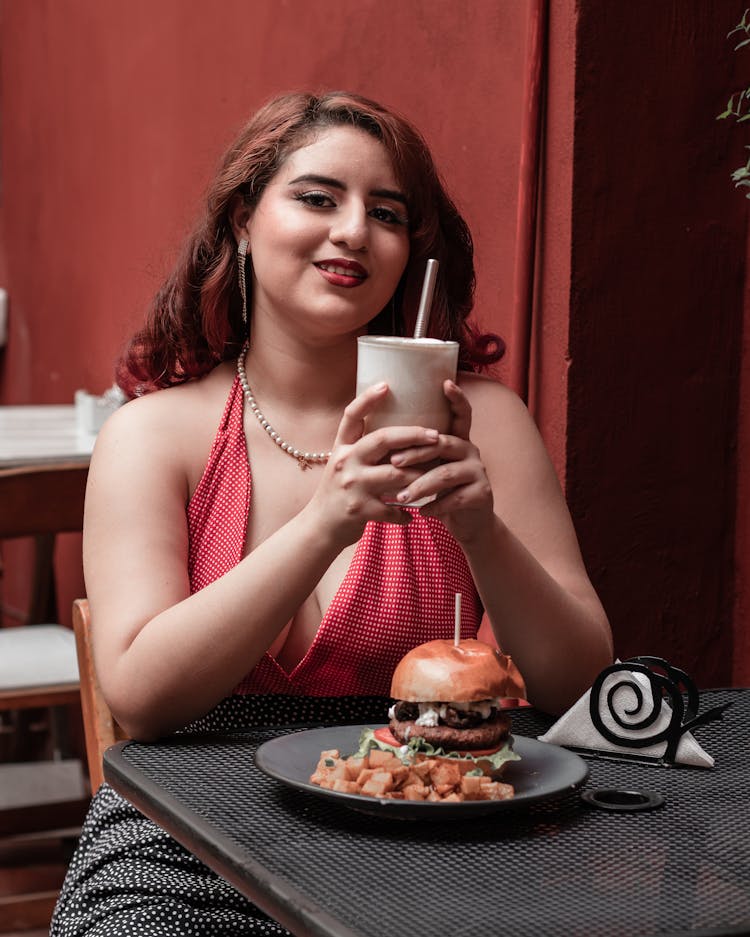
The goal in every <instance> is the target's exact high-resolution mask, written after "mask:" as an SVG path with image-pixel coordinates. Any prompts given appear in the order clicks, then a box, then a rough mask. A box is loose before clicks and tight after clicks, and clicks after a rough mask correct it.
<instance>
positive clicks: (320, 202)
mask: <svg viewBox="0 0 750 937" xmlns="http://www.w3.org/2000/svg"><path fill="white" fill-rule="evenodd" d="M294 197H295V198H296V199H297V201H299V202H304V203H305V205H310V206H311V207H312V208H331V207H332V206H333V204H334V202H333V199H332V198H331V196H330V195H328V194H327V193H326V192H300V193H299V194H297V195H295V196H294Z"/></svg>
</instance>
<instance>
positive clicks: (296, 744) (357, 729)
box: [255, 726, 589, 819]
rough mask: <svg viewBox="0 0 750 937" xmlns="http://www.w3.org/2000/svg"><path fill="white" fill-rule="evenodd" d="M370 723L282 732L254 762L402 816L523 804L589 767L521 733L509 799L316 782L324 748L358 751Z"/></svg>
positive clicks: (478, 812)
mask: <svg viewBox="0 0 750 937" xmlns="http://www.w3.org/2000/svg"><path fill="white" fill-rule="evenodd" d="M365 728H367V726H336V727H332V728H328V727H326V728H321V729H306V730H304V731H302V732H295V733H293V734H291V735H283V736H279V737H278V738H275V739H271V740H270V741H268V742H264V743H263V745H261V746H260V747H259V748H258V750H257V752H256V754H255V762H256V764H257V766H258V767H259V768H260V769H261V771H263V772H265V774H267V775H269V776H270V777H272V778H275V779H276V780H277V781H281V783H282V784H286V785H288V786H289V787H293V788H296V789H297V790H302V791H307V792H308V793H310V794H314V795H316V796H317V797H323V798H326V799H327V800H330V801H333V802H335V803H339V804H341V805H342V806H344V807H349V808H350V809H352V810H359V811H361V812H364V813H370V814H376V815H377V816H383V817H393V818H402V819H443V818H447V817H463V818H469V817H473V816H482V815H486V814H488V813H495V812H496V811H498V810H519V809H523V808H524V807H528V806H530V805H531V804H536V803H539V802H541V801H547V800H552V799H554V798H558V797H561V796H563V795H564V794H567V793H569V792H570V791H574V790H576V789H577V788H579V787H580V786H581V785H582V784H583V783H584V781H585V780H586V778H587V777H588V773H589V769H588V765H587V764H586V762H585V761H584V760H583V758H581V757H579V756H578V755H576V754H574V753H573V752H569V751H568V750H567V749H565V748H559V747H558V746H557V745H550V744H548V743H546V742H539V741H537V740H536V739H527V738H523V737H522V736H518V735H516V736H514V743H513V748H514V750H515V752H516V753H517V754H518V755H520V756H521V760H520V761H511V762H509V763H508V765H507V767H506V769H505V772H504V774H503V780H504V781H507V782H508V783H509V784H512V785H513V787H514V789H515V796H514V797H512V798H511V799H510V800H479V801H474V800H467V801H463V802H461V803H455V802H453V803H442V802H440V801H413V800H390V799H388V798H381V797H363V796H362V795H360V794H341V793H339V792H338V791H330V790H327V789H326V788H323V787H319V786H318V785H317V784H312V783H311V782H310V775H311V774H312V773H313V771H314V770H315V766H316V765H317V763H318V760H319V758H320V753H321V752H322V751H325V750H327V749H331V748H337V749H338V750H339V751H340V752H341V754H342V755H347V754H349V753H351V752H354V751H356V750H357V747H358V743H359V736H360V734H361V732H362V730H363V729H365ZM371 728H374V729H375V728H378V726H372V727H371Z"/></svg>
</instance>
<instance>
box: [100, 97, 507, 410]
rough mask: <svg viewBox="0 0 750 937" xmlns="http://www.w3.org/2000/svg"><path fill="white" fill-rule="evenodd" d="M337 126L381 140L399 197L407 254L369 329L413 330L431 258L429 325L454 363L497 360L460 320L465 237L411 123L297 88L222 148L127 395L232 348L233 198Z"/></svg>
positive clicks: (468, 273) (498, 347) (125, 364)
mask: <svg viewBox="0 0 750 937" xmlns="http://www.w3.org/2000/svg"><path fill="white" fill-rule="evenodd" d="M342 125H343V126H348V127H357V128H359V129H360V130H363V131H364V132H365V133H369V134H371V135H372V136H373V137H375V138H376V139H377V140H379V141H380V142H381V143H382V144H383V146H384V147H385V148H386V150H387V151H388V154H389V156H390V158H391V161H392V163H393V167H394V171H395V174H396V178H397V179H398V181H399V184H400V185H401V186H402V188H403V190H404V192H405V193H406V199H407V209H408V218H409V242H410V249H409V260H408V263H407V266H406V270H405V272H404V274H403V276H402V278H401V282H400V283H399V286H398V288H397V290H396V293H395V295H394V297H393V303H392V304H391V303H389V304H388V306H387V307H386V309H384V310H383V311H382V312H381V313H380V314H379V315H377V316H376V317H375V319H373V321H372V322H371V323H370V329H369V330H370V332H373V333H376V334H391V333H392V332H393V330H394V327H395V331H396V334H402V335H410V334H412V333H413V329H414V324H415V323H414V319H415V316H416V310H417V307H418V304H419V297H420V292H421V288H422V280H423V278H424V272H425V266H426V263H427V260H428V259H429V258H430V257H435V258H437V260H439V261H440V271H439V275H438V280H437V286H436V289H435V295H434V300H433V307H432V313H431V316H430V325H429V334H430V335H431V336H432V337H434V338H441V339H444V340H447V339H451V340H454V341H458V342H459V343H460V352H459V367H460V368H463V369H466V370H479V369H481V368H483V367H485V366H486V365H488V364H491V363H493V362H495V361H497V360H499V359H500V357H501V356H502V354H503V352H504V350H505V346H504V343H503V342H502V339H500V338H498V336H496V335H492V334H484V335H483V334H479V333H478V332H477V331H476V329H475V328H474V327H473V326H472V325H471V323H469V321H468V316H469V313H470V312H471V309H472V307H473V304H474V283H475V277H474V259H473V258H474V251H473V245H472V240H471V234H470V232H469V229H468V227H467V225H466V222H465V221H464V220H463V218H462V217H461V215H460V214H459V212H458V210H457V208H456V206H455V205H454V204H453V202H452V201H451V199H450V198H449V196H448V194H447V193H446V191H445V189H444V188H443V185H442V183H441V181H440V178H439V176H438V173H437V170H436V168H435V164H434V162H433V160H432V157H431V155H430V152H429V150H428V148H427V145H426V143H425V142H424V140H423V139H422V137H421V135H420V134H419V132H418V131H417V130H416V129H415V128H414V127H412V126H411V124H409V123H408V122H407V121H406V120H404V119H403V118H402V117H400V116H398V115H397V114H395V113H394V112H393V111H390V110H388V109H386V108H385V107H382V106H381V105H379V104H376V103H375V102H374V101H370V100H368V99H367V98H364V97H361V96H359V95H356V94H351V93H348V92H344V91H332V92H329V93H326V94H323V95H320V96H316V95H313V94H306V93H301V92H299V93H292V94H285V95H282V96H280V97H277V98H274V99H273V100H271V101H269V102H268V103H267V104H266V105H265V106H264V107H262V108H261V109H260V110H259V111H258V112H257V113H256V114H255V115H254V116H253V117H252V118H251V119H250V121H249V122H248V123H247V124H246V125H245V127H244V128H243V129H242V131H241V132H240V134H239V136H238V137H237V139H236V141H235V142H234V143H233V144H232V145H231V146H230V147H229V149H228V150H227V152H226V154H225V155H224V158H223V160H222V161H221V164H220V166H219V169H218V172H217V174H216V176H215V178H214V180H213V181H212V183H211V184H210V186H209V189H208V192H207V198H206V210H205V213H204V215H203V217H202V218H201V219H200V221H199V223H198V225H197V226H196V227H195V229H194V231H193V233H192V235H190V236H189V237H188V239H187V242H186V244H185V246H184V249H183V252H182V255H181V257H180V258H179V260H178V262H177V265H176V267H175V269H174V270H173V272H172V274H171V276H170V277H169V278H168V279H167V281H166V283H164V285H163V286H162V288H161V289H160V290H159V292H158V293H157V295H156V297H155V298H154V301H153V303H152V305H151V309H150V310H149V314H148V317H147V320H146V323H145V325H144V326H143V328H142V329H140V330H139V331H138V332H137V333H136V334H135V335H134V336H133V337H132V338H131V340H130V342H129V344H128V345H127V347H126V349H125V351H124V353H123V355H122V357H121V358H120V360H119V361H118V363H117V368H116V374H117V381H118V384H119V385H120V387H121V388H122V389H123V391H124V392H125V393H126V394H127V395H128V396H129V397H133V396H138V395H141V394H145V393H148V392H150V391H153V390H158V389H160V388H163V387H170V386H172V385H174V384H182V383H185V382H186V381H190V380H194V379H196V378H199V377H202V376H203V375H204V374H207V373H208V372H209V371H210V370H211V369H212V368H214V367H215V366H216V365H217V364H218V363H219V362H221V361H225V360H228V359H232V358H235V357H237V355H238V354H239V353H240V350H241V348H242V345H243V343H244V341H245V340H246V338H247V334H246V330H245V328H244V326H243V322H242V312H241V309H242V305H241V297H240V291H239V286H238V270H237V243H236V240H235V237H234V234H233V232H232V226H231V222H230V208H231V206H232V204H233V201H234V199H235V197H236V196H238V195H239V196H241V197H242V198H243V199H244V200H245V202H246V203H248V204H250V205H255V204H257V202H258V200H259V199H260V197H261V195H262V194H263V190H264V189H265V187H266V186H267V185H268V183H269V181H270V180H271V179H272V178H273V176H274V175H275V173H276V172H277V170H278V169H279V167H280V166H281V165H282V163H283V162H284V160H285V159H286V158H287V157H288V156H289V155H290V154H291V153H292V152H294V151H295V150H297V149H299V148H300V147H302V146H305V145H306V144H307V143H309V142H310V141H311V139H312V138H313V137H314V136H315V134H316V133H318V132H320V131H321V130H325V129H327V128H330V127H337V126H342ZM250 290H251V285H250V282H248V293H250ZM248 305H249V302H248ZM391 307H392V308H391Z"/></svg>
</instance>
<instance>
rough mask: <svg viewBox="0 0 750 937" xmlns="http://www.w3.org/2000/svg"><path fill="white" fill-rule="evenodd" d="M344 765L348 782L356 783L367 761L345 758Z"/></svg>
mask: <svg viewBox="0 0 750 937" xmlns="http://www.w3.org/2000/svg"><path fill="white" fill-rule="evenodd" d="M344 764H345V765H346V774H347V777H348V778H349V780H350V781H356V780H357V778H358V777H359V776H360V774H361V772H362V771H363V769H364V768H365V767H366V766H367V760H366V759H365V758H347V759H346V761H345V762H344Z"/></svg>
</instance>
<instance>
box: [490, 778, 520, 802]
mask: <svg viewBox="0 0 750 937" xmlns="http://www.w3.org/2000/svg"><path fill="white" fill-rule="evenodd" d="M488 790H489V791H490V796H489V797H488V798H487V800H510V798H511V797H512V796H513V795H514V793H515V791H514V790H513V785H512V784H503V782H502V781H493V782H492V784H491V785H488Z"/></svg>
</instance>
